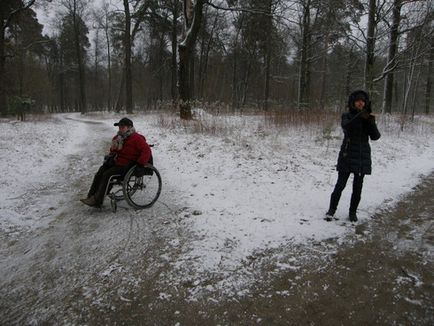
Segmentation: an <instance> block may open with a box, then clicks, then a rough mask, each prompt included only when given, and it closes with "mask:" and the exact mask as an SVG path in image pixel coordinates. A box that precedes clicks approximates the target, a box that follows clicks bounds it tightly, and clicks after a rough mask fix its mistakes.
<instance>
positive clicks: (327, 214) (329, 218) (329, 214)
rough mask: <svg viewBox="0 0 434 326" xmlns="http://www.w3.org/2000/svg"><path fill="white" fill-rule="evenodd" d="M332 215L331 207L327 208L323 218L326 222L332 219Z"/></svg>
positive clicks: (333, 211) (333, 212)
mask: <svg viewBox="0 0 434 326" xmlns="http://www.w3.org/2000/svg"><path fill="white" fill-rule="evenodd" d="M333 215H335V210H333V209H329V210H328V211H327V213H326V216H325V218H324V219H325V220H326V221H327V222H331V221H332V220H333Z"/></svg>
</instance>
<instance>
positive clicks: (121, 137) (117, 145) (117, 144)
mask: <svg viewBox="0 0 434 326" xmlns="http://www.w3.org/2000/svg"><path fill="white" fill-rule="evenodd" d="M135 132H136V129H134V127H131V128H128V129H127V131H125V132H121V131H118V134H117V136H116V138H114V139H113V140H112V147H111V148H112V149H114V150H118V151H120V150H121V149H122V147H123V146H124V142H125V139H127V138H128V137H130V136H131V135H132V134H133V133H135Z"/></svg>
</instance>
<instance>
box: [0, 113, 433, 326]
mask: <svg viewBox="0 0 434 326" xmlns="http://www.w3.org/2000/svg"><path fill="white" fill-rule="evenodd" d="M86 123H87V124H88V126H91V128H90V130H91V131H88V133H87V137H86V139H85V144H88V143H89V139H92V147H93V148H94V149H95V150H96V152H95V153H93V154H92V155H83V153H84V150H83V149H81V150H78V151H72V152H71V154H68V155H67V160H66V163H65V165H64V166H61V165H60V166H56V168H55V170H54V171H52V172H53V175H61V176H62V178H55V179H47V180H43V182H42V183H41V184H38V185H37V186H32V187H28V189H25V190H24V193H23V194H22V195H21V196H20V197H19V199H17V198H15V197H13V196H12V197H13V198H12V197H11V198H10V199H8V200H10V201H14V202H16V203H18V206H17V208H16V211H17V212H20V213H22V214H23V215H25V214H24V212H25V211H31V216H32V217H31V218H32V221H33V222H38V221H47V223H46V224H45V222H44V223H42V222H41V224H40V226H39V227H36V228H28V229H26V228H20V229H18V227H17V229H16V230H15V229H14V228H13V227H9V228H2V230H1V232H0V271H1V276H0V324H2V325H40V324H66V325H83V324H88V325H106V324H107V325H218V324H221V325H233V324H249V325H251V324H263V325H282V324H283V325H300V324H301V325H307V324H309V325H335V324H336V325H349V324H350V325H366V324H369V325H374V324H378V325H384V324H387V325H394V324H397V325H432V321H433V320H434V308H433V305H432V302H433V301H434V274H433V270H434V227H433V219H432V217H433V216H432V214H433V211H434V210H433V208H434V198H433V196H432V193H433V192H434V173H432V172H431V173H430V174H429V175H427V176H426V177H425V178H424V179H423V181H422V182H421V183H420V184H419V185H418V186H416V187H414V188H413V189H412V191H411V192H409V193H407V194H406V195H405V196H403V197H402V198H400V200H399V201H398V202H396V203H395V204H394V205H391V206H390V205H384V209H381V207H380V209H377V210H376V213H375V214H374V215H372V216H370V217H369V218H362V219H361V221H360V222H359V223H356V224H352V223H350V222H348V221H347V220H346V217H344V216H343V215H342V216H340V220H338V221H333V222H330V223H333V224H339V227H344V228H345V230H346V231H345V233H343V234H341V235H338V236H331V237H329V238H327V239H325V240H321V241H317V240H315V239H311V240H309V241H306V242H304V243H303V242H300V241H285V242H283V243H282V245H280V246H277V247H272V248H264V249H263V250H260V249H259V250H257V251H255V252H254V253H251V252H250V253H249V254H248V255H247V256H246V257H245V258H244V259H243V260H242V261H241V264H240V265H234V266H235V267H234V270H230V271H228V267H227V266H223V265H222V269H224V271H222V273H217V272H208V275H207V277H203V275H202V276H201V277H197V274H195V271H196V270H195V268H196V266H193V265H192V264H191V262H192V261H193V262H194V259H195V258H194V257H188V256H186V253H189V252H191V245H192V242H193V240H195V239H196V238H197V237H198V234H197V233H194V232H193V231H192V230H193V229H192V227H191V226H192V224H191V222H190V221H191V219H194V218H195V217H194V216H193V215H194V214H192V213H191V210H192V208H191V207H186V206H185V205H186V203H185V200H184V199H185V198H182V197H180V196H177V195H179V193H177V192H176V191H174V190H171V189H164V191H163V192H162V195H161V197H160V199H159V200H158V202H157V203H156V204H155V205H154V206H153V207H152V208H150V209H147V210H145V211H134V210H132V209H130V208H128V206H125V205H124V206H122V205H121V207H120V208H119V209H118V212H117V213H113V212H111V211H110V210H109V208H107V207H106V209H103V210H98V209H96V210H95V209H91V208H87V207H83V206H82V205H81V203H80V202H79V198H80V197H82V196H83V193H85V192H86V190H87V187H88V186H89V179H90V178H91V176H92V174H93V173H94V171H93V169H90V168H89V166H90V167H93V168H94V167H97V166H98V165H99V164H100V158H101V157H102V155H103V154H104V148H107V145H108V142H107V140H106V139H104V138H102V137H96V136H100V135H101V134H103V133H106V131H107V126H106V125H104V124H102V123H97V122H92V121H89V122H86ZM94 139H101V140H99V141H94ZM79 145H80V146H79V148H85V146H82V145H83V144H81V143H80V144H79ZM35 167H37V164H35ZM59 194H62V195H61V196H59ZM47 216H49V218H47ZM300 223H301V224H303V223H304V222H300ZM311 223H312V225H314V224H320V225H323V227H328V226H329V224H327V223H326V222H324V221H323V220H322V217H318V220H312V221H311ZM336 227H338V226H337V225H336ZM199 236H200V235H199ZM226 245H227V250H228V255H231V253H232V251H231V245H232V244H231V243H227V244H226ZM186 257H188V259H190V260H187V258H186ZM197 259H199V257H198V258H197ZM180 265H182V268H179V266H180ZM190 265H191V274H190V275H191V277H188V276H189V273H188V271H189V270H188V268H189V266H190ZM181 271H182V274H183V277H179V278H177V277H176V273H181ZM225 272H227V273H225ZM204 273H206V271H205V272H204ZM232 274H237V275H239V276H240V277H238V278H234V279H231V281H230V282H228V284H230V285H231V286H232V287H231V288H230V289H228V288H225V287H224V286H215V285H216V284H225V283H224V281H225V279H224V278H225V275H232ZM237 279H241V280H248V282H247V284H241V285H240V286H237V285H236V284H233V282H235V281H234V280H237ZM231 282H232V283H231ZM237 289H239V290H237Z"/></svg>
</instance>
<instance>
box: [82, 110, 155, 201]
mask: <svg viewBox="0 0 434 326" xmlns="http://www.w3.org/2000/svg"><path fill="white" fill-rule="evenodd" d="M114 126H118V127H119V131H118V133H117V134H116V135H115V136H114V137H113V139H112V145H111V147H110V153H109V154H108V155H106V156H105V158H104V163H103V165H102V166H101V167H100V168H99V170H98V172H97V173H96V174H95V177H94V179H93V182H92V185H91V187H90V189H89V192H88V194H87V198H83V199H80V201H81V202H82V203H83V204H86V205H88V206H91V207H101V205H102V202H103V200H104V196H105V195H106V194H105V192H106V189H107V184H108V182H109V179H110V177H111V176H113V175H121V176H123V175H125V173H126V172H127V171H128V169H129V168H131V166H132V164H138V165H139V166H143V165H144V164H146V163H149V162H151V163H152V152H151V148H150V146H149V145H148V143H147V142H146V139H145V137H144V136H142V135H140V134H138V133H137V132H136V130H135V129H134V126H133V122H132V121H131V120H130V119H128V118H122V119H121V120H120V121H119V122H116V123H115V124H114Z"/></svg>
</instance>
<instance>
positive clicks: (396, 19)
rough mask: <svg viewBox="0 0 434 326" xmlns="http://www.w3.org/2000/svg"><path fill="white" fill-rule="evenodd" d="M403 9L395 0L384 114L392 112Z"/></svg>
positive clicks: (400, 1) (385, 85)
mask: <svg viewBox="0 0 434 326" xmlns="http://www.w3.org/2000/svg"><path fill="white" fill-rule="evenodd" d="M401 7H402V0H394V2H393V8H392V12H393V15H392V16H393V17H392V26H391V28H390V41H389V49H388V54H387V64H386V67H385V70H386V79H385V81H384V95H383V109H382V110H383V112H387V113H391V112H392V99H393V97H392V96H393V81H394V80H393V79H394V70H395V68H396V66H397V62H396V51H397V49H398V36H399V24H400V21H401Z"/></svg>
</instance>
